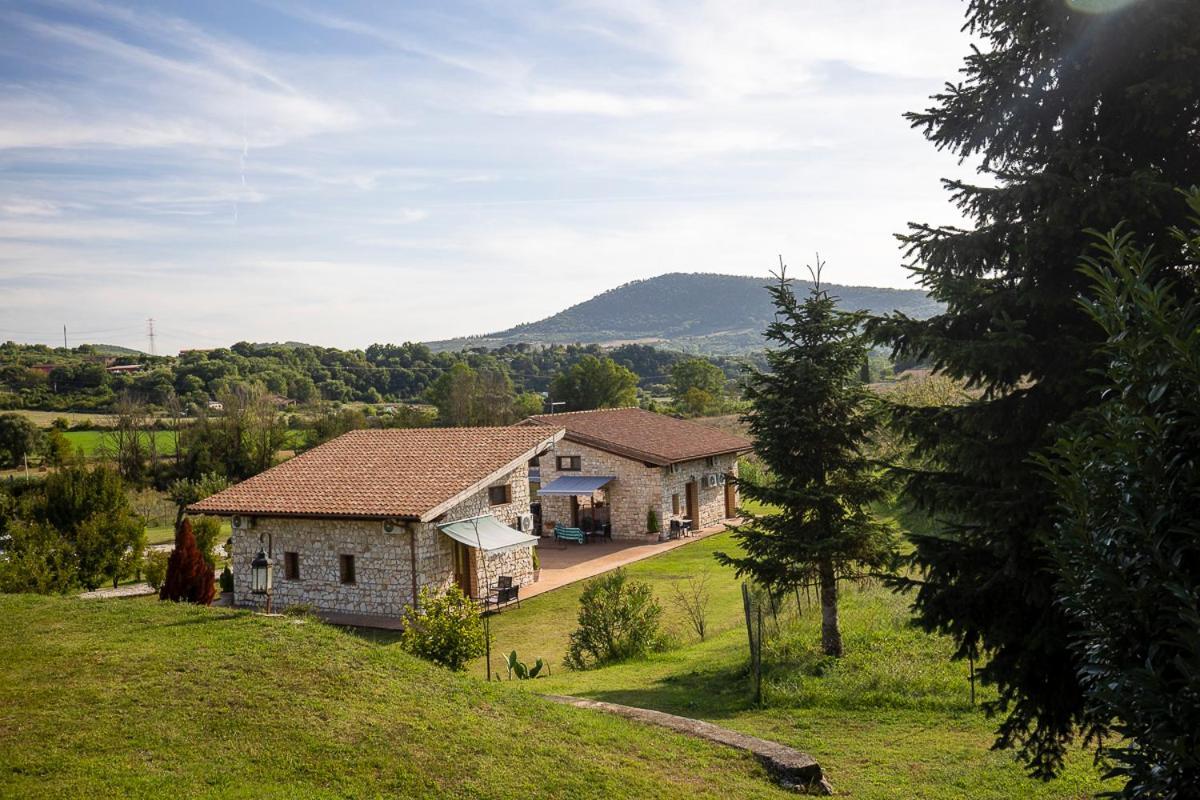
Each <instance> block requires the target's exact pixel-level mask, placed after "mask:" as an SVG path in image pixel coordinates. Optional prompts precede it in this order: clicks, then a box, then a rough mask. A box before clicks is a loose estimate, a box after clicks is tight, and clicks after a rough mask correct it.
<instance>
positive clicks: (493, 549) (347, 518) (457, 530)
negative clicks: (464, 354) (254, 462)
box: [187, 425, 563, 624]
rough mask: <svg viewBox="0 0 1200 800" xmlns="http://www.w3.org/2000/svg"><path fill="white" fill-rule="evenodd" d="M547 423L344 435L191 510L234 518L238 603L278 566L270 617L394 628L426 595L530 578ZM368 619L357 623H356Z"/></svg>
mask: <svg viewBox="0 0 1200 800" xmlns="http://www.w3.org/2000/svg"><path fill="white" fill-rule="evenodd" d="M562 436H563V430H562V429H561V428H554V427H553V426H549V425H538V426H536V427H525V428H521V427H508V428H440V429H427V428H426V429H405V430H359V431H351V432H349V433H346V434H344V435H342V436H339V437H338V438H336V439H333V440H332V441H329V442H326V443H325V444H322V445H320V446H318V447H315V448H313V449H312V450H309V451H308V452H306V453H303V454H301V455H299V456H297V457H295V458H293V459H290V460H288V461H285V462H283V463H282V464H279V465H278V466H276V467H273V468H271V469H269V470H267V471H266V472H263V473H261V474H259V475H256V476H255V477H253V478H250V479H249V480H246V481H243V482H242V483H239V484H237V485H235V486H232V487H230V488H228V489H226V490H225V491H222V492H219V493H217V494H215V495H213V496H211V497H208V498H206V499H204V500H201V501H200V502H198V503H195V504H193V505H191V506H189V507H188V508H187V511H188V512H189V513H192V514H214V515H219V516H226V517H231V518H232V525H233V559H232V561H233V567H232V569H233V578H234V604H235V605H238V606H258V605H260V604H261V603H262V601H263V599H264V598H262V597H261V596H257V595H253V594H251V593H250V591H249V587H250V563H251V561H252V560H253V559H254V557H255V555H256V554H257V553H258V551H259V549H260V547H261V548H262V549H264V550H269V552H268V555H269V556H270V557H271V558H272V559H273V560H274V562H275V567H274V576H275V580H274V589H273V593H272V604H273V608H276V609H282V608H286V607H288V606H293V605H298V604H306V605H310V606H312V607H313V608H314V609H315V610H316V611H317V612H319V613H322V614H324V615H326V616H337V615H353V616H354V617H355V618H357V619H356V622H360V623H362V624H371V622H372V621H373V619H378V620H383V619H389V620H395V619H396V618H398V617H400V616H401V614H402V612H403V610H404V607H405V606H406V605H409V604H411V603H413V602H415V600H416V598H417V593H418V591H419V590H420V589H421V588H422V587H428V588H430V589H431V590H433V591H444V590H445V589H447V588H449V587H450V586H453V585H458V586H459V587H460V588H462V589H463V591H464V592H465V593H467V594H469V595H470V596H472V597H476V598H479V597H482V596H484V595H485V593H486V591H487V589H488V587H490V586H492V585H494V584H495V583H496V581H497V578H498V577H499V576H501V575H506V576H509V577H511V578H512V579H513V583H514V585H518V586H522V585H526V584H528V583H531V582H532V580H533V547H534V545H535V544H536V542H537V537H536V536H534V535H531V532H532V528H533V522H532V517H531V516H530V514H529V486H530V484H529V463H530V461H531V460H536V459H537V458H538V457H539V456H541V455H542V454H544V453H546V452H548V451H550V450H551V449H552V448H553V447H554V446H555V443H556V442H558V441H559V439H561V438H562ZM362 618H366V619H362Z"/></svg>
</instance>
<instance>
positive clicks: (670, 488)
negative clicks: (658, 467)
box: [662, 455, 738, 528]
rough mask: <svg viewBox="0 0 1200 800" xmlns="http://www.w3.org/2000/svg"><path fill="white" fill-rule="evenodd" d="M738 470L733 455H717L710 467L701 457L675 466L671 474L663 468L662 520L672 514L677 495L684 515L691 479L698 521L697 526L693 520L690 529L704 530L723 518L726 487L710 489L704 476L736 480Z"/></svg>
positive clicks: (669, 470)
mask: <svg viewBox="0 0 1200 800" xmlns="http://www.w3.org/2000/svg"><path fill="white" fill-rule="evenodd" d="M737 469H738V468H737V456H735V455H724V456H716V457H714V458H713V460H712V464H711V465H710V464H709V463H708V461H707V460H706V459H703V458H701V459H697V460H695V461H683V462H681V463H679V464H676V465H675V470H674V471H672V470H671V469H670V468H669V467H664V468H663V470H662V473H663V484H662V486H663V490H662V508H663V519H668V518H669V517H670V515H671V510H672V508H673V507H674V500H673V496H674V495H679V513H680V514H681V515H685V516H686V514H687V484H688V483H690V482H691V481H693V480H694V481H696V482H697V483H698V484H699V500H700V520H699V524H698V525H697V522H696V520H692V527H693V528H707V527H709V526H710V525H716V524H717V523H718V522H720V521H722V520H723V519H725V487H724V485H720V484H718V485H717V486H715V487H709V486H708V483H707V481H705V480H704V477H705V476H706V475H710V474H725V475H733V476H734V477H737V474H738V471H737ZM664 525H665V523H664Z"/></svg>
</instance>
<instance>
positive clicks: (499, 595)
mask: <svg viewBox="0 0 1200 800" xmlns="http://www.w3.org/2000/svg"><path fill="white" fill-rule="evenodd" d="M513 601H516V604H517V608H520V607H521V587H520V586H513V579H512V576H511V575H501V576H500V577H498V578H497V579H496V585H495V586H493V587H492V592H491V594H489V595H488V598H487V602H488V604H491V605H494V606H495V607H496V608H500V606H501V605H507V604H508V603H511V602H513Z"/></svg>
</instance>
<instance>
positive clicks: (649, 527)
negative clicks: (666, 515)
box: [646, 508, 662, 533]
mask: <svg viewBox="0 0 1200 800" xmlns="http://www.w3.org/2000/svg"><path fill="white" fill-rule="evenodd" d="M661 530H662V528H661V527H660V526H659V524H658V512H656V511H655V510H654V509H653V508H652V509H650V510H649V511H647V512H646V532H647V533H658V532H659V531H661Z"/></svg>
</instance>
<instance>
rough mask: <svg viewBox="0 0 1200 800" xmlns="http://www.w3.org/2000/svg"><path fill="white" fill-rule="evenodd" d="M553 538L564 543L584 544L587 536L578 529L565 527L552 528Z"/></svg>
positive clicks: (556, 526)
mask: <svg viewBox="0 0 1200 800" xmlns="http://www.w3.org/2000/svg"><path fill="white" fill-rule="evenodd" d="M554 538H555V539H558V540H560V541H564V542H578V543H579V544H585V543H586V542H587V534H586V533H584V532H583V531H581V530H580V529H579V528H568V527H567V526H566V525H555V526H554Z"/></svg>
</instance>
